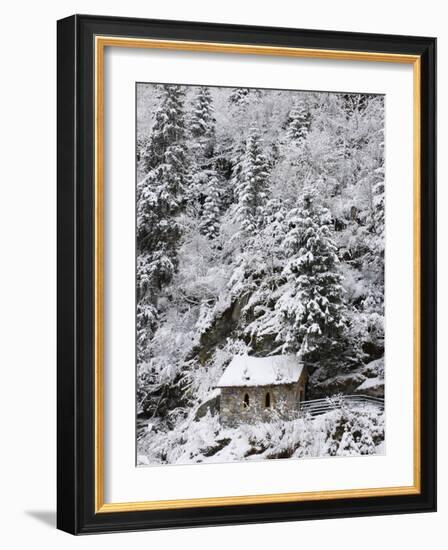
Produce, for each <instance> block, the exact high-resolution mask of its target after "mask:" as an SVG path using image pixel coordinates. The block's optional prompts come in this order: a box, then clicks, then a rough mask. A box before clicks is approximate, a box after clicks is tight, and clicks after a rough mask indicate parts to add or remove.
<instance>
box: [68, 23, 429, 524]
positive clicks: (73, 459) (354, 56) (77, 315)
mask: <svg viewBox="0 0 448 550" xmlns="http://www.w3.org/2000/svg"><path fill="white" fill-rule="evenodd" d="M435 54H436V40H435V39H434V38H424V37H409V36H398V35H397V36H395V35H393V36H392V35H387V36H386V35H373V34H356V33H344V32H333V31H317V30H299V29H284V28H265V27H248V26H236V25H221V24H211V23H210V24H209V23H190V22H179V21H158V20H140V19H127V18H112V17H98V16H88V15H75V16H72V17H68V18H66V19H63V20H61V21H58V514H57V517H58V527H59V528H60V529H62V530H64V531H67V532H69V533H73V534H81V533H98V532H109V531H124V530H136V529H158V528H168V527H192V526H205V525H228V524H237V523H253V522H271V521H291V520H304V519H315V518H332V517H347V516H363V515H364V516H365V515H374V514H393V513H395V514H396V513H406V512H425V511H434V510H435V506H436V504H435V502H436V464H435V461H436V453H435V439H436V434H435V425H436V415H435V411H436V391H435V381H436V351H435V350H436V345H435V340H436V235H435V227H436V216H435V212H436V209H435V180H436V176H435V170H436V167H435V152H436V147H435V139H436V136H435V133H436V130H435V128H436V126H435V66H436V61H435Z"/></svg>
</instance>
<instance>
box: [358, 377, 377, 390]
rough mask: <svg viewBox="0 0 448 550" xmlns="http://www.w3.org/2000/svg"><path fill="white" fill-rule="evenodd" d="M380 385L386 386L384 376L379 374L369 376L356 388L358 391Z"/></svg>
mask: <svg viewBox="0 0 448 550" xmlns="http://www.w3.org/2000/svg"><path fill="white" fill-rule="evenodd" d="M380 386H384V378H381V377H379V376H378V377H376V378H367V379H366V380H364V382H363V383H362V384H361V385H360V386H358V387H357V388H356V391H360V390H367V389H369V388H379V387H380Z"/></svg>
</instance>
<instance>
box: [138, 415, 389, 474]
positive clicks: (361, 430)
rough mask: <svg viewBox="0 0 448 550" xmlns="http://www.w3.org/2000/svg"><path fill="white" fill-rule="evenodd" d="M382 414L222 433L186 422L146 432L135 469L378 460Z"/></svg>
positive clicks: (212, 420)
mask: <svg viewBox="0 0 448 550" xmlns="http://www.w3.org/2000/svg"><path fill="white" fill-rule="evenodd" d="M383 442H384V414H383V413H382V412H381V411H380V410H379V409H378V408H376V407H375V406H365V407H356V408H346V407H343V408H340V409H337V410H334V411H331V412H328V413H326V414H323V415H320V416H318V417H316V418H311V417H310V416H304V417H301V418H297V419H296V420H290V421H284V420H282V419H280V418H278V419H277V420H274V421H272V422H268V423H257V424H241V425H240V426H238V427H237V428H227V427H223V426H222V425H221V423H220V421H219V416H218V415H211V414H210V413H208V414H207V415H205V416H204V417H203V418H201V419H199V420H194V417H193V416H191V417H189V418H187V419H186V420H185V421H184V422H183V423H181V424H178V426H177V427H176V429H174V430H171V431H164V430H160V431H159V430H158V429H157V426H154V425H153V424H152V423H150V424H149V429H148V430H147V431H146V433H145V434H143V435H142V436H141V437H140V439H139V441H138V464H139V465H153V464H195V463H205V462H208V463H212V462H232V461H242V460H262V459H273V458H313V457H314V458H315V457H324V456H359V455H373V454H383V450H384V447H383Z"/></svg>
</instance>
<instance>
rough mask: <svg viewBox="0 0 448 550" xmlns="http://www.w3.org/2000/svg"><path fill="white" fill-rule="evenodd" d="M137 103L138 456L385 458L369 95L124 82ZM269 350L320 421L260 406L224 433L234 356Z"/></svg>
mask: <svg viewBox="0 0 448 550" xmlns="http://www.w3.org/2000/svg"><path fill="white" fill-rule="evenodd" d="M136 102H137V105H136V110H137V112H136V121H137V129H136V174H137V177H136V200H137V204H136V217H137V219H136V363H137V364H136V376H137V384H136V400H137V419H136V439H137V441H136V445H137V463H138V464H139V465H142V466H143V465H153V464H188V463H201V462H202V463H203V462H230V461H242V460H262V459H273V458H302V457H322V456H327V457H328V456H352V455H353V456H359V455H371V454H382V453H384V448H385V447H384V441H385V429H384V407H383V406H380V403H382V398H383V397H384V347H385V346H384V242H385V240H384V233H385V198H384V197H385V180H384V166H385V158H384V110H385V98H384V96H382V95H368V94H362V93H359V94H352V93H350V94H349V93H339V92H338V93H336V92H314V91H293V90H271V89H255V88H254V89H247V88H228V87H205V86H186V85H175V84H146V83H138V84H137V93H136ZM279 355H280V356H282V355H288V356H294V357H297V361H300V364H301V365H302V364H303V365H305V366H306V369H307V380H306V397H305V399H306V402H314V400H322V401H320V403H326V408H325V410H324V411H323V412H322V411H320V413H319V414H312V409H308V410H307V409H306V408H304V409H303V410H301V409H300V407H298V409H297V411H294V413H291V411H289V414H287V415H286V414H284V411H282V409H281V407H280V406H278V407H275V406H274V405H275V404H274V403H273V402H272V401H271V398H270V397H269V399H268V398H266V402H265V406H266V407H270V416H269V418H267V417H266V416H263V418H261V417H260V418H259V420H258V421H253V420H252V421H250V422H245V421H244V416H242V418H241V422H236V423H233V424H232V425H227V424H226V423H225V422H223V421H222V418H221V415H220V388H219V381H220V380H221V378H222V376H223V374H224V373H225V371H226V369H227V367H228V366H229V364H230V362H231V361H232V359H233V358H234V357H239V356H250V357H257V358H268V357H274V356H279ZM254 364H256V363H254ZM263 364H264V365H265V364H266V362H264V363H263ZM243 375H244V373H243ZM256 384H257V377H255V378H254V385H256ZM344 396H364V397H363V399H364V401H356V400H355V401H350V400H345V399H344ZM241 406H242V410H243V409H244V407H246V408H247V406H248V401H247V402H244V403H242V405H241Z"/></svg>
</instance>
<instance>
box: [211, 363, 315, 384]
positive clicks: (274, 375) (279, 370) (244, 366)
mask: <svg viewBox="0 0 448 550" xmlns="http://www.w3.org/2000/svg"><path fill="white" fill-rule="evenodd" d="M303 368H304V367H303V363H302V362H301V361H300V359H299V358H298V357H297V356H296V355H273V356H271V357H250V356H248V355H237V356H235V357H234V358H233V359H232V361H231V362H230V364H229V366H228V367H227V369H226V370H225V372H224V374H223V375H222V377H221V379H220V381H219V382H218V384H217V387H218V388H223V387H233V386H269V385H272V384H274V385H278V384H292V383H294V382H298V380H299V378H300V375H301V374H302V371H303Z"/></svg>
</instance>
